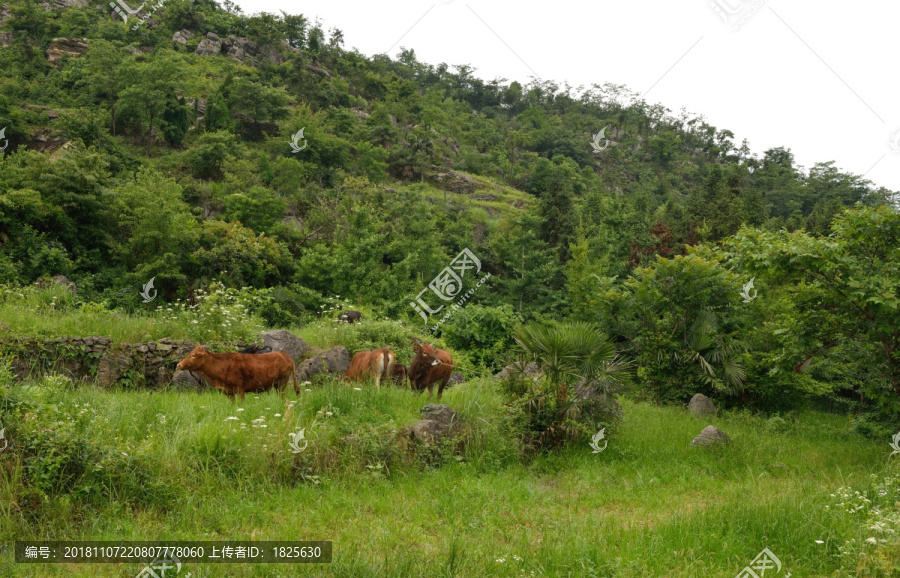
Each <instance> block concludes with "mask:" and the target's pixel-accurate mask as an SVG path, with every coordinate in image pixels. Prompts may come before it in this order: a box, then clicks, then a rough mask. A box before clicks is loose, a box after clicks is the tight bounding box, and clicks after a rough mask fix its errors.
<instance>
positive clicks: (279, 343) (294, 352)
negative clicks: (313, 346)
mask: <svg viewBox="0 0 900 578" xmlns="http://www.w3.org/2000/svg"><path fill="white" fill-rule="evenodd" d="M259 337H260V339H262V342H263V347H271V348H272V351H283V352H285V353H287V354H288V355H290V356H291V359H293V360H294V363H300V360H301V359H303V357H304V356H305V355H306V352H307V351H309V349H310V347H309V344H308V343H306V342H305V341H303V340H302V339H300V338H299V337H297V336H296V335H294V334H293V333H291V332H289V331H285V330H284V329H275V330H272V331H263V332H262V333H260V334H259ZM345 371H346V370H345Z"/></svg>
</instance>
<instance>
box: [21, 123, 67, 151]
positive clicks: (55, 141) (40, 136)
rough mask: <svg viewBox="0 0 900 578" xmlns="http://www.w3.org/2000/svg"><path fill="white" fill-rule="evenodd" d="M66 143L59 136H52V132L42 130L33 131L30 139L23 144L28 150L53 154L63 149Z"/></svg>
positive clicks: (45, 129)
mask: <svg viewBox="0 0 900 578" xmlns="http://www.w3.org/2000/svg"><path fill="white" fill-rule="evenodd" d="M48 116H49V115H48ZM68 142H69V141H67V140H66V139H65V138H64V137H62V136H60V135H59V134H53V131H52V130H50V129H49V128H42V129H38V130H36V131H34V132H33V133H32V135H31V138H30V139H29V140H26V141H25V144H26V145H27V146H28V149H29V150H33V151H38V152H42V153H53V152H55V151H57V150H59V149H61V148H65V147H66V145H67V143H68Z"/></svg>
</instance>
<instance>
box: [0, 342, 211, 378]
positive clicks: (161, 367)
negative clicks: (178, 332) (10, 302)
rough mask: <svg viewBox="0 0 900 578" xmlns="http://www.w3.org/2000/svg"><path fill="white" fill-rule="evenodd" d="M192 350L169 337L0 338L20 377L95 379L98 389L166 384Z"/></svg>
mask: <svg viewBox="0 0 900 578" xmlns="http://www.w3.org/2000/svg"><path fill="white" fill-rule="evenodd" d="M193 348H194V344H193V343H192V342H190V341H176V340H174V339H160V340H159V341H150V342H147V343H115V344H114V343H112V341H111V340H110V339H109V338H108V337H58V338H53V339H39V338H35V337H25V338H12V339H0V355H2V356H4V357H11V358H12V359H13V363H12V366H13V370H14V371H15V372H16V374H17V375H18V376H19V378H20V379H25V378H26V377H28V376H29V375H31V374H32V373H35V372H36V373H38V374H41V373H46V372H49V371H52V372H56V373H62V374H65V375H68V376H70V377H72V378H73V379H94V378H96V379H97V382H98V384H99V385H100V386H101V387H110V386H112V385H114V384H116V383H120V384H122V385H135V386H146V387H158V386H161V385H163V384H166V383H168V382H170V381H171V380H172V377H173V375H174V373H175V365H176V364H177V363H178V362H179V361H181V360H182V359H184V358H185V357H186V356H187V354H188V353H190V351H191V350H192V349H193Z"/></svg>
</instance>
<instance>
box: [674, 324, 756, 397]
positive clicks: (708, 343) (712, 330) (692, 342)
mask: <svg viewBox="0 0 900 578" xmlns="http://www.w3.org/2000/svg"><path fill="white" fill-rule="evenodd" d="M684 344H685V351H684V352H683V353H680V354H677V356H678V358H679V359H678V361H681V362H687V363H696V364H697V365H699V366H700V369H701V373H702V376H703V377H702V379H703V381H705V382H706V383H709V384H711V385H713V386H715V387H717V388H718V389H721V390H722V391H724V392H725V393H727V394H728V395H736V394H738V393H740V392H742V391H743V389H744V378H745V373H744V367H743V365H741V364H740V363H739V362H738V361H736V360H735V356H736V355H737V353H738V352H739V350H740V342H738V341H733V340H726V338H725V337H724V336H722V335H721V334H720V333H719V324H718V322H717V321H716V316H715V314H714V313H713V312H712V311H701V312H700V313H699V314H698V315H697V318H696V319H695V320H694V322H693V323H692V324H691V326H690V328H688V330H687V331H686V333H685V337H684ZM717 364H718V365H719V366H720V367H721V370H722V378H721V380H720V379H719V378H718V375H717V373H718V372H717V371H716V367H715V366H716V365H717Z"/></svg>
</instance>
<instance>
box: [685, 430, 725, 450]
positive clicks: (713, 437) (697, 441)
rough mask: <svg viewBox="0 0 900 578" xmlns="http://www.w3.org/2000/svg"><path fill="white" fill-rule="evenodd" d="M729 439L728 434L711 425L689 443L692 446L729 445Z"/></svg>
mask: <svg viewBox="0 0 900 578" xmlns="http://www.w3.org/2000/svg"><path fill="white" fill-rule="evenodd" d="M730 443H731V438H730V437H728V434H726V433H725V432H723V431H722V430H720V429H719V428H717V427H713V426H711V425H708V426H706V427H705V428H703V431H702V432H700V434H699V435H698V436H697V437H695V438H694V441H692V442H691V445H692V446H703V447H706V446H713V445H718V444H730Z"/></svg>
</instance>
